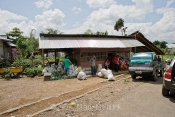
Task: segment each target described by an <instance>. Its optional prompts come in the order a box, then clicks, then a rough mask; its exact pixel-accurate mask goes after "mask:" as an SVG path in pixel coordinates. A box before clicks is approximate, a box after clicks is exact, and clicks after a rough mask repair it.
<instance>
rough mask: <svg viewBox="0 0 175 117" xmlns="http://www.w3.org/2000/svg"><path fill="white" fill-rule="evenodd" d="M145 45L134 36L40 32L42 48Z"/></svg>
mask: <svg viewBox="0 0 175 117" xmlns="http://www.w3.org/2000/svg"><path fill="white" fill-rule="evenodd" d="M135 46H144V44H142V43H140V42H139V41H137V40H136V39H134V38H133V37H128V36H113V35H107V36H106V35H84V34H71V35H70V34H61V35H60V34H40V39H39V48H40V49H57V48H127V47H135Z"/></svg>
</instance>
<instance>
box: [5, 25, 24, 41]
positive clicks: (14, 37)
mask: <svg viewBox="0 0 175 117" xmlns="http://www.w3.org/2000/svg"><path fill="white" fill-rule="evenodd" d="M22 34H23V32H22V31H21V30H20V29H19V28H17V27H15V28H13V29H12V31H9V32H7V33H6V35H7V36H9V37H10V38H11V39H12V40H13V43H15V44H16V42H17V40H18V38H20V37H21V36H22Z"/></svg>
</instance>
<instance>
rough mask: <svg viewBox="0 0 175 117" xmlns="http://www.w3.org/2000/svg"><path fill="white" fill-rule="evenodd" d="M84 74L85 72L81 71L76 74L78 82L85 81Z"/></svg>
mask: <svg viewBox="0 0 175 117" xmlns="http://www.w3.org/2000/svg"><path fill="white" fill-rule="evenodd" d="M86 77H87V76H86V74H85V72H83V71H82V70H81V71H80V72H79V73H78V76H77V78H78V80H86Z"/></svg>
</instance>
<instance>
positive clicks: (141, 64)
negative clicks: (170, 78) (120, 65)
mask: <svg viewBox="0 0 175 117" xmlns="http://www.w3.org/2000/svg"><path fill="white" fill-rule="evenodd" d="M165 66H166V64H165V62H159V61H158V58H157V56H156V54H155V52H144V53H135V54H134V55H133V56H132V58H131V60H130V62H129V68H128V70H129V73H130V74H131V76H132V79H136V77H137V76H142V77H147V78H150V77H151V78H152V79H153V80H154V81H156V80H157V79H158V75H160V77H162V76H163V74H164V70H165Z"/></svg>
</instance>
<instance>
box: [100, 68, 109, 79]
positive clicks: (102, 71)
mask: <svg viewBox="0 0 175 117" xmlns="http://www.w3.org/2000/svg"><path fill="white" fill-rule="evenodd" d="M101 73H102V74H103V75H104V77H106V78H107V77H108V72H107V70H106V69H101Z"/></svg>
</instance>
